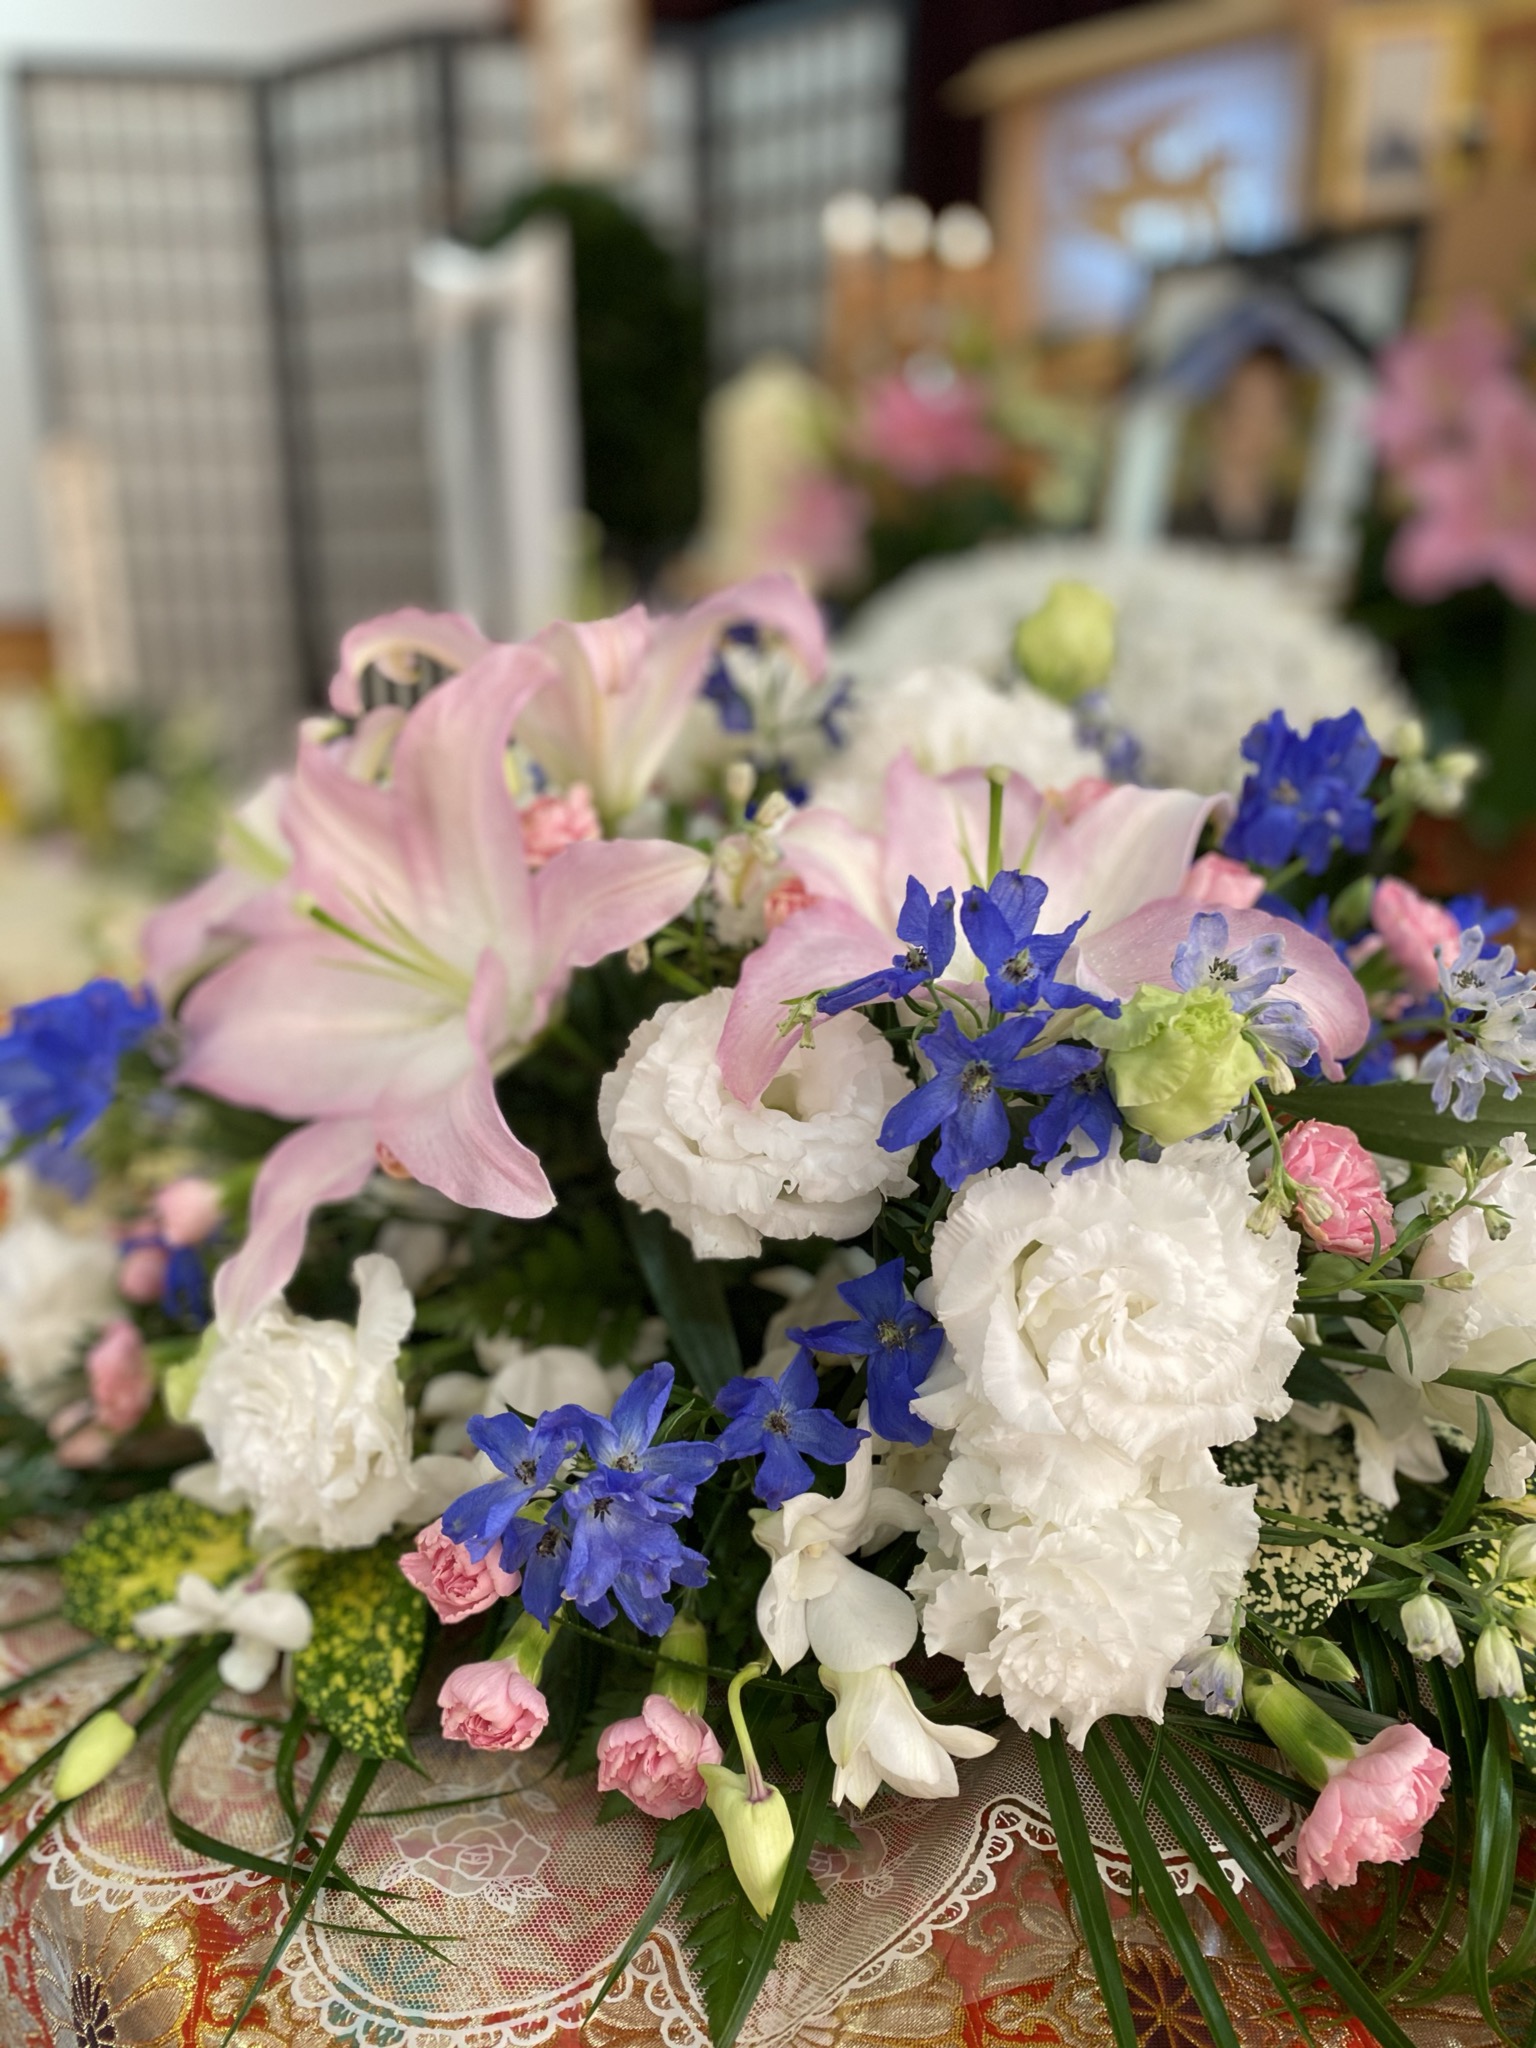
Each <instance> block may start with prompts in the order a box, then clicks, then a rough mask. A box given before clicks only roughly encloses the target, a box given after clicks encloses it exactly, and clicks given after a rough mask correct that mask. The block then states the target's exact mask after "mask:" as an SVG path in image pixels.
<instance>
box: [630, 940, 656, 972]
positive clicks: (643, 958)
mask: <svg viewBox="0 0 1536 2048" xmlns="http://www.w3.org/2000/svg"><path fill="white" fill-rule="evenodd" d="M650 964H651V949H650V947H649V946H648V945H647V944H646V942H645V940H644V939H636V941H635V943H634V944H633V945H632V946H631V947H630V949H629V951H628V952H627V953H626V954H625V955H624V965H625V966H626V967H627V968H628V969H629V971H630V973H631V974H644V972H645V970H646V969H647V968H648V967H649V966H650Z"/></svg>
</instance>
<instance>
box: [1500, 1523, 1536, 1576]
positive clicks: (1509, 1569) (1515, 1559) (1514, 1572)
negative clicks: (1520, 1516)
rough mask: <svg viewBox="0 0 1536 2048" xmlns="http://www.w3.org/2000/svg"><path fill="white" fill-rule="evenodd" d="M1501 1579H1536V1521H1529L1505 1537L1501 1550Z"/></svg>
mask: <svg viewBox="0 0 1536 2048" xmlns="http://www.w3.org/2000/svg"><path fill="white" fill-rule="evenodd" d="M1499 1577H1500V1578H1501V1579H1536V1523H1531V1522H1527V1523H1526V1525H1525V1527H1524V1528H1523V1529H1516V1530H1515V1532H1514V1534H1513V1535H1512V1536H1506V1537H1505V1538H1504V1544H1503V1548H1502V1549H1501V1550H1500V1552H1499Z"/></svg>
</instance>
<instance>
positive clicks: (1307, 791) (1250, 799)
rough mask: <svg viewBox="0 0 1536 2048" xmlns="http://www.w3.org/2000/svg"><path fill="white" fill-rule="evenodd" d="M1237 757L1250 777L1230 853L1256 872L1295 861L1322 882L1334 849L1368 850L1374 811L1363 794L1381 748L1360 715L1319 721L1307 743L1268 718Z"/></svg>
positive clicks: (1278, 719) (1275, 717)
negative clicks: (1249, 770)
mask: <svg viewBox="0 0 1536 2048" xmlns="http://www.w3.org/2000/svg"><path fill="white" fill-rule="evenodd" d="M1243 757H1244V759H1245V760H1248V761H1251V762H1252V763H1253V773H1252V774H1251V775H1250V776H1249V777H1248V779H1247V781H1246V782H1245V783H1244V784H1243V788H1242V794H1241V796H1240V797H1239V798H1238V805H1237V815H1236V817H1235V818H1234V819H1233V820H1232V823H1231V824H1230V825H1229V826H1228V828H1227V835H1226V839H1225V840H1224V842H1223V844H1224V845H1225V848H1226V850H1227V852H1228V853H1230V854H1235V855H1236V856H1237V858H1238V859H1239V860H1246V861H1251V862H1252V863H1253V865H1254V866H1255V867H1260V868H1278V867H1283V866H1284V865H1285V864H1286V862H1287V861H1289V860H1292V859H1295V858H1299V859H1300V860H1301V861H1302V862H1303V864H1304V865H1305V867H1306V870H1307V872H1308V874H1312V875H1320V874H1321V873H1322V872H1323V869H1324V868H1325V867H1327V865H1328V863H1329V861H1330V860H1331V859H1332V857H1333V854H1334V852H1335V850H1336V849H1337V848H1339V847H1342V848H1343V849H1344V851H1345V852H1346V853H1364V852H1365V851H1366V850H1367V849H1368V847H1369V846H1370V843H1371V832H1372V829H1373V827H1374V825H1375V820H1376V812H1375V806H1374V805H1373V804H1372V803H1371V800H1370V798H1369V797H1368V796H1367V795H1366V791H1367V789H1368V788H1369V787H1370V783H1371V778H1372V776H1374V775H1375V773H1376V770H1377V768H1378V767H1379V766H1380V764H1381V749H1380V748H1379V747H1378V746H1377V744H1376V742H1375V741H1374V740H1373V739H1372V738H1371V735H1370V732H1369V730H1368V729H1367V727H1366V723H1365V720H1364V719H1363V718H1362V717H1361V716H1360V714H1359V712H1358V711H1347V712H1345V714H1344V715H1343V717H1342V718H1320V719H1319V720H1318V721H1317V723H1316V724H1315V725H1314V726H1313V727H1312V729H1311V731H1310V732H1309V733H1308V734H1307V735H1306V737H1305V738H1303V737H1302V736H1301V735H1300V734H1299V733H1297V732H1295V731H1293V730H1292V728H1291V726H1290V725H1289V724H1288V723H1287V722H1286V718H1285V714H1284V713H1283V712H1281V711H1272V712H1271V713H1270V715H1269V717H1268V718H1266V719H1262V720H1260V722H1259V723H1258V724H1257V725H1256V726H1254V727H1253V729H1252V730H1251V731H1250V732H1249V734H1248V736H1247V738H1246V739H1245V740H1244V741H1243Z"/></svg>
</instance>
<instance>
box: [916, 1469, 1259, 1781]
mask: <svg viewBox="0 0 1536 2048" xmlns="http://www.w3.org/2000/svg"><path fill="white" fill-rule="evenodd" d="M1206 1465H1207V1468H1208V1469H1207V1470H1206V1472H1205V1473H1204V1474H1203V1475H1201V1476H1198V1477H1197V1476H1196V1475H1194V1474H1190V1475H1188V1477H1189V1478H1190V1479H1192V1480H1193V1482H1194V1483H1190V1484H1185V1485H1183V1486H1181V1487H1176V1488H1172V1489H1164V1488H1162V1487H1159V1486H1155V1485H1154V1486H1149V1487H1147V1488H1146V1489H1145V1490H1144V1491H1143V1492H1142V1493H1140V1494H1139V1495H1137V1496H1135V1497H1133V1498H1131V1499H1128V1500H1126V1501H1123V1502H1122V1503H1120V1504H1119V1505H1118V1506H1114V1507H1094V1508H1089V1509H1086V1510H1083V1511H1080V1512H1078V1513H1075V1514H1073V1515H1072V1516H1070V1517H1069V1518H1067V1519H1064V1520H1060V1521H1058V1520H1052V1519H1047V1518H1039V1519H1029V1520H1018V1521H1013V1522H1007V1523H1004V1524H1002V1525H1001V1526H994V1525H993V1524H992V1523H991V1522H989V1521H988V1520H986V1519H985V1518H984V1517H983V1516H981V1515H976V1514H970V1513H967V1512H965V1511H963V1510H960V1511H956V1512H954V1513H952V1514H950V1515H946V1516H941V1517H940V1518H939V1520H940V1526H941V1530H942V1532H943V1533H942V1535H941V1543H942V1545H943V1548H942V1549H941V1550H940V1551H939V1552H938V1553H937V1554H936V1555H934V1556H933V1557H931V1558H930V1560H929V1562H928V1563H927V1564H926V1565H924V1566H922V1567H920V1569H919V1571H918V1573H917V1575H916V1576H915V1578H914V1579H913V1581H912V1590H913V1592H914V1593H916V1594H917V1595H918V1596H919V1598H920V1599H921V1600H922V1602H923V1632H924V1636H925V1639H926V1641H927V1645H928V1648H929V1650H930V1651H931V1652H932V1653H933V1654H935V1655H941V1654H942V1655H948V1656H953V1657H958V1658H960V1659H961V1660H962V1661H963V1663H964V1665H965V1669H966V1675H967V1677H968V1678H969V1679H970V1681H971V1684H972V1686H973V1687H974V1688H975V1689H976V1691H978V1692H980V1693H987V1694H999V1695H1001V1697H1002V1701H1003V1704H1004V1706H1005V1707H1006V1708H1007V1710H1008V1712H1009V1714H1010V1715H1011V1716H1012V1717H1013V1719H1014V1720H1015V1721H1017V1722H1018V1723H1019V1725H1020V1726H1021V1727H1023V1728H1032V1729H1035V1730H1037V1731H1038V1732H1039V1733H1041V1734H1045V1733H1046V1732H1048V1730H1049V1728H1050V1724H1051V1721H1052V1719H1053V1718H1054V1719H1059V1720H1061V1721H1062V1722H1063V1723H1064V1724H1065V1726H1066V1730H1067V1735H1068V1738H1069V1740H1071V1741H1072V1742H1075V1743H1076V1744H1078V1745H1079V1747H1081V1745H1082V1742H1083V1740H1084V1737H1085V1736H1086V1734H1087V1732H1088V1730H1089V1728H1090V1727H1091V1726H1092V1725H1093V1723H1094V1722H1095V1721H1097V1720H1098V1719H1099V1718H1100V1717H1101V1716H1103V1715H1105V1714H1144V1715H1146V1716H1147V1717H1148V1718H1149V1719H1151V1720H1154V1721H1160V1720H1161V1719H1162V1714H1163V1699H1164V1695H1165V1694H1166V1691H1167V1687H1168V1680H1169V1674H1170V1673H1171V1671H1172V1669H1173V1667H1174V1665H1175V1664H1176V1663H1177V1662H1178V1661H1179V1659H1180V1658H1181V1657H1182V1656H1184V1655H1185V1654H1186V1652H1187V1651H1189V1650H1190V1649H1192V1648H1193V1647H1194V1646H1195V1645H1196V1644H1197V1643H1199V1642H1200V1641H1201V1640H1202V1639H1203V1638H1204V1637H1206V1636H1207V1635H1209V1634H1210V1633H1212V1631H1213V1630H1220V1629H1222V1628H1224V1627H1225V1626H1226V1623H1227V1620H1228V1617H1229V1614H1230V1609H1231V1605H1232V1602H1233V1601H1234V1600H1235V1598H1236V1597H1237V1594H1238V1592H1239V1590H1240V1588H1241V1586H1242V1583H1243V1577H1244V1574H1245V1572H1246V1570H1247V1568H1248V1563H1249V1560H1250V1559H1251V1557H1252V1555H1253V1552H1254V1548H1255V1546H1256V1545H1257V1542H1258V1535H1259V1524H1258V1517H1257V1515H1256V1514H1255V1513H1254V1510H1253V1490H1252V1488H1250V1487H1233V1486H1225V1485H1223V1484H1222V1482H1221V1480H1220V1478H1219V1476H1218V1475H1217V1473H1216V1470H1215V1467H1214V1465H1211V1464H1210V1461H1209V1460H1207V1461H1206Z"/></svg>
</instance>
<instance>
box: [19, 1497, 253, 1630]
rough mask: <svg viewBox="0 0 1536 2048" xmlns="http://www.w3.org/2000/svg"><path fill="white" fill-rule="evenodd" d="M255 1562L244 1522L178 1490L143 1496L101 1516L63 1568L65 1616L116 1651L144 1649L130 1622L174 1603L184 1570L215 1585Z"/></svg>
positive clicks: (76, 1545) (71, 1552) (248, 1568)
mask: <svg viewBox="0 0 1536 2048" xmlns="http://www.w3.org/2000/svg"><path fill="white" fill-rule="evenodd" d="M255 1562H256V1560H255V1556H254V1554H253V1552H252V1551H251V1549H250V1546H249V1544H248V1543H247V1541H246V1533H245V1523H244V1521H243V1520H241V1519H239V1518H237V1517H235V1516H233V1515H217V1514H215V1513H214V1511H213V1510H212V1508H205V1507H201V1506H200V1505H199V1504H198V1503H197V1502H196V1501H192V1500H186V1499H184V1498H183V1497H182V1495H180V1494H179V1493H142V1494H140V1495H139V1496H138V1498H137V1499H136V1500H130V1501H124V1502H123V1504H122V1505H121V1506H120V1507H113V1508H108V1509H107V1510H106V1511H105V1513H103V1514H100V1515H98V1516H97V1517H96V1518H95V1520H94V1521H92V1522H91V1523H90V1525H89V1526H88V1527H87V1529H86V1531H85V1533H84V1535H83V1536H82V1537H81V1538H80V1541H79V1542H78V1543H76V1544H75V1545H74V1547H73V1548H72V1549H71V1551H70V1552H69V1554H68V1556H67V1557H66V1558H65V1559H64V1561H63V1563H62V1564H61V1565H60V1567H59V1572H60V1576H61V1577H62V1579H63V1581H64V1612H65V1615H66V1617H67V1618H68V1620H69V1621H70V1622H72V1623H73V1625H74V1626H75V1627H76V1628H83V1629H85V1630H86V1631H88V1633H89V1634H91V1635H93V1636H96V1637H98V1638H99V1639H100V1640H101V1641H102V1642H104V1643H110V1644H111V1645H112V1646H113V1648H114V1649H118V1650H134V1649H139V1650H142V1649H143V1648H144V1639H143V1637H142V1636H136V1635H135V1634H134V1632H133V1617H134V1616H135V1615H136V1614H140V1613H142V1612H143V1610H144V1609H145V1608H146V1607H157V1606H159V1605H160V1604H161V1603H162V1602H163V1601H166V1600H169V1599H171V1598H172V1596H173V1595H174V1593H175V1591H176V1581H177V1580H178V1579H179V1578H180V1576H181V1574H182V1573H183V1572H198V1573H200V1574H201V1576H202V1577H203V1578H205V1579H210V1580H212V1582H213V1583H214V1584H215V1585H216V1586H217V1585H223V1584H224V1583H225V1582H226V1581H228V1580H230V1579H233V1578H236V1577H238V1576H239V1574H240V1573H242V1572H245V1571H249V1570H250V1569H251V1568H252V1566H253V1565H254V1564H255Z"/></svg>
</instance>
